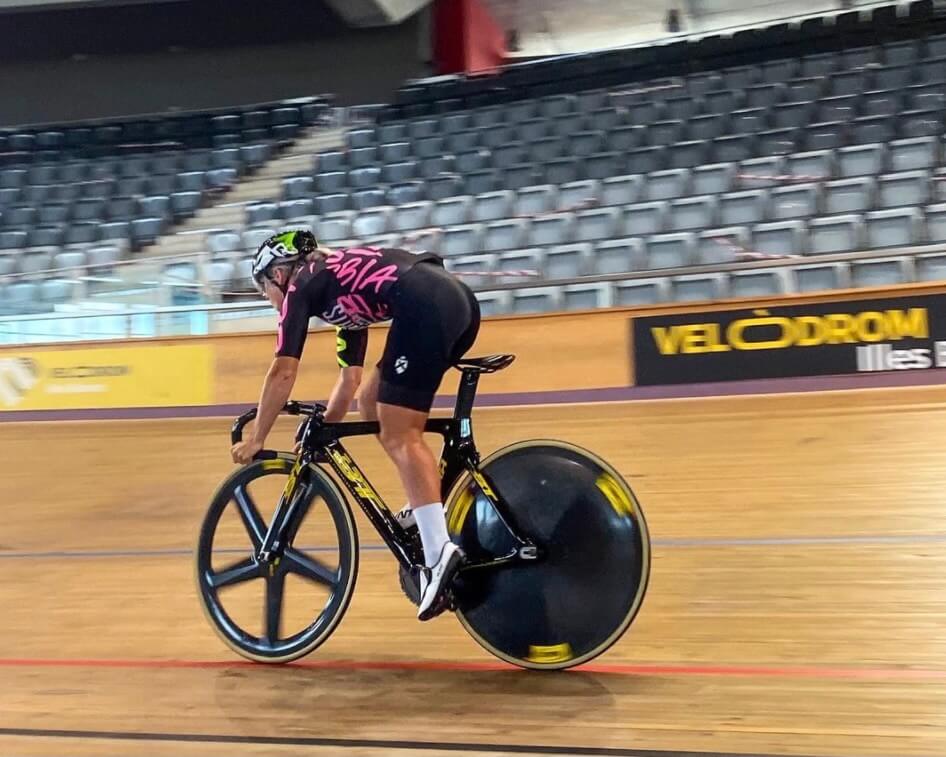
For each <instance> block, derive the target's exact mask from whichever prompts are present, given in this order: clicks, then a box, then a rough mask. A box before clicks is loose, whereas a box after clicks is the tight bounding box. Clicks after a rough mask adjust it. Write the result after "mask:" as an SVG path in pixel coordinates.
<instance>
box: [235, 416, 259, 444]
mask: <svg viewBox="0 0 946 757" xmlns="http://www.w3.org/2000/svg"><path fill="white" fill-rule="evenodd" d="M256 412H257V408H255V407H254V408H253V409H252V410H247V411H246V412H245V413H243V415H241V416H240V417H239V418H237V419H236V420H235V421H234V422H233V428H232V429H231V430H230V442H231V443H232V444H239V443H240V442H242V441H243V428H244V427H245V426H246V424H247V423H249V422H250V421H252V420H254V419H255V418H256Z"/></svg>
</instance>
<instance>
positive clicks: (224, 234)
mask: <svg viewBox="0 0 946 757" xmlns="http://www.w3.org/2000/svg"><path fill="white" fill-rule="evenodd" d="M207 247H208V248H209V249H210V251H211V252H212V253H214V254H222V253H228V252H236V251H238V250H242V249H248V248H247V247H246V246H245V245H244V240H243V238H241V236H240V235H239V234H238V233H237V232H235V231H221V232H216V233H214V234H210V235H208V237H207Z"/></svg>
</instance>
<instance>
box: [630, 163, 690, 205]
mask: <svg viewBox="0 0 946 757" xmlns="http://www.w3.org/2000/svg"><path fill="white" fill-rule="evenodd" d="M689 185H690V169H688V168H676V169H672V170H669V171H658V172H657V173H653V174H650V175H649V176H647V177H646V178H645V179H644V196H645V198H646V199H647V200H648V201H651V202H653V201H655V200H672V199H676V198H678V197H683V196H685V195H686V194H687V191H688V189H689ZM628 202H633V200H628Z"/></svg>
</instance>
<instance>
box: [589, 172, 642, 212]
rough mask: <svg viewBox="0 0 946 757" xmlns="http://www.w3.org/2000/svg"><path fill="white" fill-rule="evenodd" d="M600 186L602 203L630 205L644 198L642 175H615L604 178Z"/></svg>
mask: <svg viewBox="0 0 946 757" xmlns="http://www.w3.org/2000/svg"><path fill="white" fill-rule="evenodd" d="M599 186H600V190H599V192H600V194H599V197H600V200H601V204H602V205H630V204H631V203H635V202H640V201H641V200H642V199H644V194H643V191H642V186H643V180H642V178H641V177H640V176H614V177H612V178H610V179H604V180H602V182H601V184H600V185H599Z"/></svg>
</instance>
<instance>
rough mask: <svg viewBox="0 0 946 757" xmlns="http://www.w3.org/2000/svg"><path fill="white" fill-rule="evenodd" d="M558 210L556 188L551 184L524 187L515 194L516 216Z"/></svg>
mask: <svg viewBox="0 0 946 757" xmlns="http://www.w3.org/2000/svg"><path fill="white" fill-rule="evenodd" d="M557 208H558V188H557V187H553V186H552V185H551V184H544V185H539V186H534V187H524V188H523V189H520V190H519V191H518V192H517V193H516V214H517V215H523V216H525V215H535V214H537V213H548V212H549V211H553V210H556V209H557Z"/></svg>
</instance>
